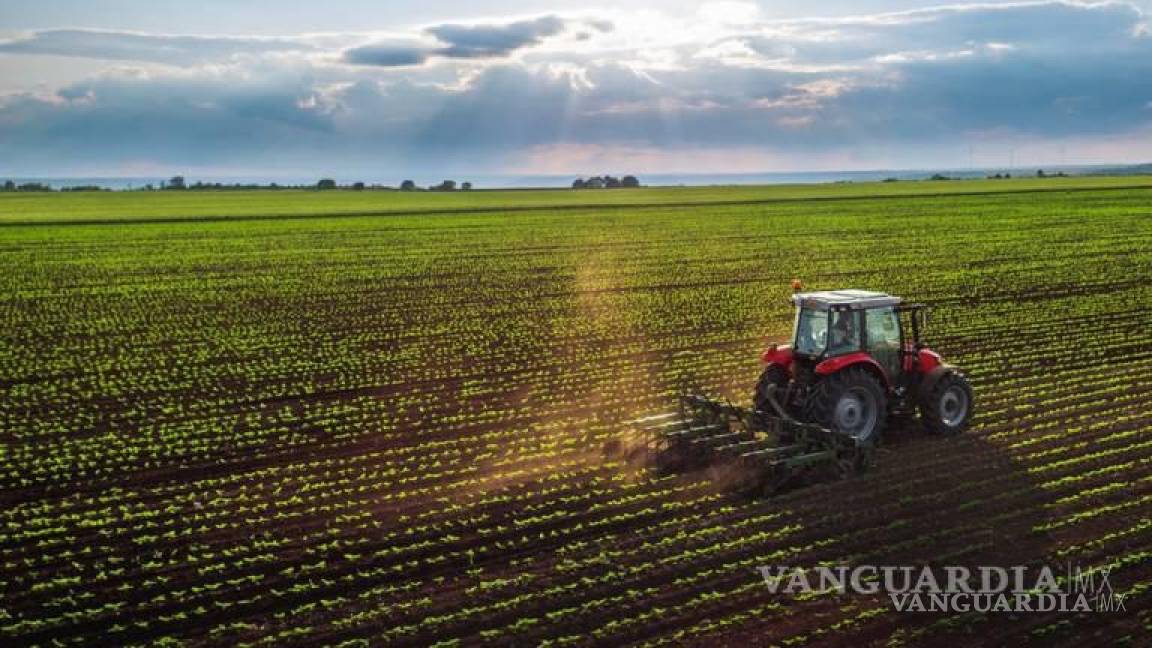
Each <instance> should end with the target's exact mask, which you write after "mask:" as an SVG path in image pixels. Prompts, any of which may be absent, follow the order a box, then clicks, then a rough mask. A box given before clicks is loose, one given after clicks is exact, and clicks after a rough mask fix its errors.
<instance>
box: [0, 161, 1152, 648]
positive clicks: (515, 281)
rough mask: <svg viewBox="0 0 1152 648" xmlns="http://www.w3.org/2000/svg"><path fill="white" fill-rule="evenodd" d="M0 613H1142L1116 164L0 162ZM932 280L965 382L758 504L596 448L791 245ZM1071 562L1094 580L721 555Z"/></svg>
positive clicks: (406, 618) (1039, 630) (1139, 213)
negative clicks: (790, 587) (535, 185)
mask: <svg viewBox="0 0 1152 648" xmlns="http://www.w3.org/2000/svg"><path fill="white" fill-rule="evenodd" d="M0 223H2V224H0V286H2V288H3V291H2V293H0V325H2V327H0V645H13V646H14V645H33V644H35V645H46V646H47V645H54V646H67V645H115V646H126V645H137V644H157V645H192V646H196V645H240V644H244V645H253V646H286V645H321V644H327V645H346V646H361V645H405V646H407V645H413V646H423V645H439V646H456V645H459V646H472V645H500V646H534V645H547V646H561V645H565V646H566V645H573V646H586V645H603V646H624V645H636V646H663V645H669V646H671V645H677V646H678V645H700V646H717V645H739V644H743V645H786V646H804V645H814V646H822V645H844V646H865V645H876V646H919V645H933V646H951V645H956V643H957V642H958V641H963V642H964V645H1021V646H1028V645H1042V646H1048V645H1059V646H1094V645H1124V644H1125V643H1127V644H1128V645H1147V642H1148V638H1149V636H1152V605H1149V603H1150V600H1152V595H1150V593H1149V585H1150V584H1152V438H1149V434H1150V431H1152V344H1149V341H1148V340H1149V334H1150V332H1149V331H1148V330H1147V329H1148V324H1149V321H1150V318H1149V315H1148V311H1149V308H1150V307H1152V180H1149V179H1148V178H1083V179H1079V178H1071V179H1047V180H1014V181H987V182H985V181H964V182H951V183H891V184H883V185H881V184H875V185H829V186H807V187H802V186H794V187H740V188H735V187H733V188H682V189H680V188H677V189H642V190H636V191H635V192H629V191H615V192H613V191H607V192H575V191H524V192H472V193H470V194H464V193H456V194H451V195H448V194H437V195H434V194H426V193H419V194H400V193H394V192H362V193H352V192H330V193H319V192H284V193H275V194H272V193H264V192H249V193H196V194H192V193H190V192H189V193H176V192H170V193H156V194H145V193H132V194H124V193H109V194H95V195H88V194H72V195H69V194H53V195H35V196H29V195H4V196H0ZM793 277H801V278H803V279H804V281H805V283H806V284H807V286H809V287H811V288H814V289H821V288H840V287H857V288H866V289H873V290H882V291H886V292H891V293H893V294H896V295H901V296H904V297H906V298H909V299H912V300H915V301H920V302H925V303H927V304H930V305H931V306H932V307H933V309H934V310H933V313H932V318H931V320H930V324H929V327H928V331H927V339H928V341H929V342H930V343H931V345H932V346H933V347H934V348H936V349H937V350H939V351H940V352H941V353H943V354H944V355H945V357H946V358H947V359H948V360H949V361H951V362H954V363H956V364H958V365H960V366H961V367H963V368H964V370H965V372H966V373H967V375H968V377H969V378H970V380H971V381H972V383H973V387H974V389H975V393H976V402H977V407H978V414H977V417H976V419H975V421H974V424H973V426H972V428H971V430H970V431H969V432H967V433H966V434H964V435H962V436H958V437H953V438H940V437H932V436H928V435H925V434H923V433H921V432H919V431H917V427H916V425H915V424H914V423H905V424H896V425H894V426H893V427H892V428H891V429H890V430H889V433H888V435H887V437H886V441H885V443H884V445H883V446H882V447H881V448H880V450H879V452H878V453H877V458H876V466H875V469H874V470H872V471H870V472H868V473H867V474H865V475H862V476H858V477H855V478H852V479H849V480H845V481H832V482H824V483H816V484H812V485H809V486H807V487H805V488H797V489H793V490H789V491H786V492H784V493H782V494H779V495H776V496H774V497H770V498H747V497H736V496H733V495H732V494H731V493H728V492H725V491H724V490H722V489H720V488H718V487H717V486H715V485H714V484H713V482H711V481H710V480H708V479H707V478H705V477H703V476H701V475H699V474H683V475H658V474H656V473H653V472H651V471H648V470H645V469H644V468H643V467H642V466H637V465H632V464H627V463H624V462H622V461H621V460H619V459H617V458H615V457H613V456H611V455H606V454H605V452H604V450H603V449H604V448H605V446H606V444H610V443H611V442H613V441H614V440H616V439H618V438H619V437H620V435H621V434H622V433H623V432H624V431H625V429H626V428H627V426H628V421H631V420H633V419H635V418H637V417H639V416H643V415H645V414H647V413H651V412H654V411H662V410H665V409H667V408H668V406H669V405H670V403H671V402H672V401H673V399H674V397H675V395H676V393H677V391H678V389H679V385H680V382H681V381H682V380H683V378H684V377H685V376H691V377H692V380H693V381H695V382H697V383H699V384H700V385H703V386H704V387H706V388H707V389H708V390H710V391H712V392H715V393H719V394H724V395H728V396H730V397H731V398H732V399H733V401H734V402H740V403H746V402H747V401H748V399H749V397H750V396H751V393H750V391H751V387H752V385H753V384H754V383H755V380H756V377H757V376H758V374H759V372H760V370H761V366H760V363H759V359H758V356H759V352H760V351H761V350H762V349H763V348H764V346H765V344H766V343H767V342H768V341H783V340H784V339H785V338H786V337H787V336H788V333H789V331H790V328H791V323H792V322H791V317H792V310H791V304H790V303H789V301H788V296H789V295H790V294H791V289H790V287H789V281H790V280H791V279H792V278H793ZM843 562H847V563H850V564H854V563H867V564H877V565H918V564H927V563H939V564H971V565H1035V564H1040V563H1051V564H1063V563H1075V564H1077V565H1081V566H1084V567H1090V568H1098V569H1100V570H1103V571H1106V572H1107V573H1108V574H1109V578H1110V583H1111V585H1112V587H1113V588H1115V590H1116V592H1117V593H1120V594H1122V595H1123V596H1124V604H1125V606H1126V609H1125V610H1122V611H1115V612H1107V613H1105V612H1092V613H1058V612H1050V613H1035V614H1027V615H1014V616H1009V615H1005V614H997V613H989V614H981V613H975V612H974V613H968V614H953V615H947V616H945V615H940V614H931V613H913V612H905V613H900V612H896V611H894V610H893V608H892V605H891V603H890V601H889V600H888V599H887V597H886V596H884V595H882V594H876V595H875V596H861V595H838V594H830V595H808V596H801V597H796V596H785V595H781V594H773V593H772V592H770V591H769V590H768V589H767V588H766V586H765V583H764V580H763V579H762V578H761V576H760V574H759V572H758V571H757V568H758V567H760V566H762V565H768V564H792V565H816V564H837V563H843Z"/></svg>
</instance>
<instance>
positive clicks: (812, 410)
mask: <svg viewBox="0 0 1152 648" xmlns="http://www.w3.org/2000/svg"><path fill="white" fill-rule="evenodd" d="M804 414H805V418H807V419H808V420H809V421H812V422H815V423H817V424H819V425H822V426H824V427H826V428H830V429H833V430H836V431H838V432H842V433H844V434H847V435H848V436H851V437H853V438H855V439H856V440H857V441H859V442H860V443H862V444H868V445H875V444H876V442H877V441H878V440H879V438H880V432H881V430H883V429H884V419H885V417H886V416H887V414H888V403H887V402H886V398H885V396H884V388H883V387H882V386H881V385H880V381H878V380H877V379H876V378H875V377H874V376H873V375H872V374H871V373H869V372H868V371H867V370H865V369H862V368H857V367H849V368H847V369H843V370H841V371H840V372H839V373H835V374H832V375H831V376H827V377H825V378H824V379H822V380H821V381H820V382H819V383H817V384H816V386H815V388H814V389H813V390H812V394H811V396H809V398H808V402H807V403H806V404H805V407H804Z"/></svg>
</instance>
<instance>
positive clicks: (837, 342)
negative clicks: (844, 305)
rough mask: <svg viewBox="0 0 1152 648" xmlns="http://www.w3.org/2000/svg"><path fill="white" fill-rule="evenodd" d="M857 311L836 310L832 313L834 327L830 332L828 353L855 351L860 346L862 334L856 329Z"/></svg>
mask: <svg viewBox="0 0 1152 648" xmlns="http://www.w3.org/2000/svg"><path fill="white" fill-rule="evenodd" d="M855 319H856V313H855V312H853V311H834V312H833V313H832V329H831V330H830V331H829V333H828V338H829V340H828V341H829V345H828V354H829V355H837V354H839V353H844V352H847V351H855V350H856V349H858V348H859V347H860V334H859V332H857V330H856V326H855V322H854V321H853V320H855Z"/></svg>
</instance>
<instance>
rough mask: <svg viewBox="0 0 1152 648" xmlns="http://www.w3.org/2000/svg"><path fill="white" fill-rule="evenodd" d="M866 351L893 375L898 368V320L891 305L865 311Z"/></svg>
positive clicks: (897, 371)
mask: <svg viewBox="0 0 1152 648" xmlns="http://www.w3.org/2000/svg"><path fill="white" fill-rule="evenodd" d="M867 313H868V314H867V322H868V323H867V327H868V330H867V332H866V333H867V335H865V337H866V338H867V340H868V353H869V354H871V355H872V358H873V359H875V360H876V362H878V363H880V366H881V367H884V370H885V371H887V372H888V375H890V376H893V375H896V374H897V373H899V370H900V321H899V319H897V316H896V311H895V310H893V309H892V307H891V306H885V307H884V308H872V309H869V310H868V311H867Z"/></svg>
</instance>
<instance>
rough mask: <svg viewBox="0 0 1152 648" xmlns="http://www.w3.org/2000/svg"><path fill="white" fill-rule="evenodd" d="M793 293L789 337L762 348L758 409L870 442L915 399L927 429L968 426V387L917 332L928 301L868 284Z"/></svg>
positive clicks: (914, 406)
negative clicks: (906, 298)
mask: <svg viewBox="0 0 1152 648" xmlns="http://www.w3.org/2000/svg"><path fill="white" fill-rule="evenodd" d="M792 301H793V302H794V303H795V304H796V327H795V334H794V335H793V338H792V344H791V345H786V346H777V345H773V346H771V347H769V348H768V350H766V351H765V352H764V353H763V355H761V359H762V360H763V361H764V363H765V364H766V365H767V366H766V367H765V368H764V372H763V373H762V374H760V380H759V382H758V383H757V385H756V391H755V393H754V394H753V397H752V406H753V408H754V409H757V410H764V411H775V410H777V409H781V410H783V411H784V413H786V414H787V415H788V416H789V417H791V418H794V419H796V420H799V421H803V422H807V423H813V424H816V425H819V426H821V427H825V428H829V429H833V430H836V431H839V432H843V433H846V434H848V435H849V436H852V437H854V438H856V439H858V440H860V441H866V442H875V441H876V440H878V439H879V436H880V434H881V433H882V432H883V431H884V424H885V422H886V421H887V418H888V415H889V414H897V413H904V412H911V411H913V410H916V409H918V410H919V411H920V419H921V421H923V423H924V426H925V427H926V428H928V430H929V431H932V432H936V433H940V434H956V433H958V432H962V431H963V430H964V429H966V428H967V427H968V422H969V421H970V420H971V417H972V388H971V387H970V386H969V384H968V380H967V378H965V377H964V374H962V373H960V371H959V370H958V369H957V368H956V367H954V366H952V365H948V364H944V362H943V360H942V359H941V358H940V354H938V353H936V352H935V351H932V350H931V349H929V348H928V347H927V346H926V345H925V344H923V343H922V342H921V341H920V329H921V328H922V326H923V319H924V313H925V312H926V311H925V307H924V305H923V304H905V303H903V302H902V301H901V299H900V298H899V297H893V296H891V295H887V294H884V293H879V292H869V291H866V290H825V291H820V292H809V293H796V294H795V295H794V296H793V297H792ZM772 400H775V401H776V402H775V403H773V402H772Z"/></svg>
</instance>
